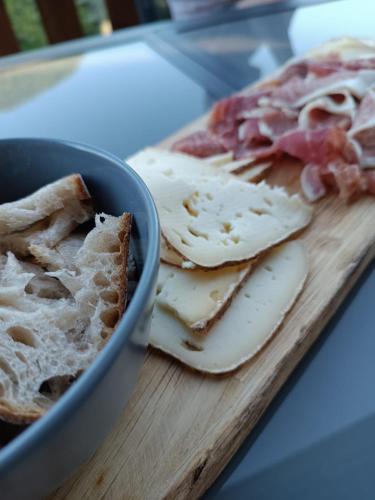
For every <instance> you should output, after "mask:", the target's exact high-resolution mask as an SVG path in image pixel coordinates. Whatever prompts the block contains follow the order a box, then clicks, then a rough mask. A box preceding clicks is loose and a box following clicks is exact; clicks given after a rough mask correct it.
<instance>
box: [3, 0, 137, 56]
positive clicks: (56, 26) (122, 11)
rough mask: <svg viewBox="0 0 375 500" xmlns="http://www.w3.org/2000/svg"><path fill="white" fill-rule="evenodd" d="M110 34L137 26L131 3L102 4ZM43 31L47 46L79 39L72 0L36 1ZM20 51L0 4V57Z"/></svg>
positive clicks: (117, 0)
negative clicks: (120, 29)
mask: <svg viewBox="0 0 375 500" xmlns="http://www.w3.org/2000/svg"><path fill="white" fill-rule="evenodd" d="M105 3H106V6H107V11H108V16H109V18H110V20H111V23H112V27H113V29H114V30H116V29H119V28H127V27H129V26H134V25H136V24H138V23H139V16H138V11H137V7H136V5H135V2H134V1H133V0H105ZM36 5H37V8H38V9H39V12H40V16H41V19H42V23H43V26H44V30H45V32H46V35H47V38H48V41H49V42H50V43H58V42H64V41H66V40H73V39H75V38H81V37H82V36H83V31H82V27H81V24H80V21H79V17H78V13H77V9H76V6H75V2H74V0H58V1H56V0H36ZM19 50H20V46H19V43H18V41H17V38H16V36H15V33H14V30H13V27H12V23H11V20H10V19H9V16H8V13H7V11H6V9H5V5H4V1H3V0H0V56H2V55H7V54H12V53H14V52H18V51H19Z"/></svg>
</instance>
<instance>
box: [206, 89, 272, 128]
mask: <svg viewBox="0 0 375 500" xmlns="http://www.w3.org/2000/svg"><path fill="white" fill-rule="evenodd" d="M270 94H271V89H269V88H262V89H255V90H253V91H252V92H250V93H249V94H247V95H234V96H231V97H227V98H226V99H222V100H221V101H218V102H217V103H216V104H215V105H214V107H213V108H212V111H211V115H210V119H209V122H208V129H209V130H210V131H211V132H213V133H215V134H220V135H225V134H226V133H227V132H228V131H230V130H231V129H232V128H233V126H234V125H235V124H236V123H237V122H238V121H241V120H243V119H245V118H246V113H248V112H249V111H252V110H253V109H256V108H257V107H258V102H259V99H261V98H262V97H266V96H269V95H270Z"/></svg>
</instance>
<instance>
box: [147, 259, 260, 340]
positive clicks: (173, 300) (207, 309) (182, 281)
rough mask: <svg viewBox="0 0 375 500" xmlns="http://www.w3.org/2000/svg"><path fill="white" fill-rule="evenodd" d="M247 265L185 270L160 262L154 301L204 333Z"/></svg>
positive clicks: (245, 273)
mask: <svg viewBox="0 0 375 500" xmlns="http://www.w3.org/2000/svg"><path fill="white" fill-rule="evenodd" d="M251 268H252V264H251V263H250V264H241V265H239V266H231V267H229V268H222V269H219V270H214V271H201V270H196V271H187V270H183V269H178V268H176V267H173V266H170V265H166V264H161V265H160V269H159V276H158V285H157V297H156V302H157V304H158V305H159V306H160V307H162V308H164V309H166V310H169V311H172V312H173V314H175V315H176V316H177V317H178V318H179V319H180V320H181V321H182V322H183V323H184V324H185V325H186V326H188V327H189V328H191V329H192V330H194V331H196V332H197V333H206V332H207V330H208V329H209V328H210V327H211V326H212V324H213V323H215V321H216V320H217V319H219V318H220V317H221V316H222V314H223V312H224V311H225V310H226V309H227V307H228V306H229V305H230V303H231V300H232V298H233V296H234V295H235V294H236V292H237V291H238V289H239V288H240V287H241V285H242V283H243V282H244V280H245V279H246V278H247V276H248V275H249V273H250V271H251Z"/></svg>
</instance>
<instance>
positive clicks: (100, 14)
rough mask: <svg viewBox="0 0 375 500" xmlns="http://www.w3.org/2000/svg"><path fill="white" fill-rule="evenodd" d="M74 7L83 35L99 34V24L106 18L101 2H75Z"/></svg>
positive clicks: (92, 0) (102, 2)
mask: <svg viewBox="0 0 375 500" xmlns="http://www.w3.org/2000/svg"><path fill="white" fill-rule="evenodd" d="M76 7H77V11H78V16H79V19H80V22H81V26H82V29H83V32H84V34H85V35H97V34H99V33H100V23H101V21H103V20H104V19H106V18H107V11H106V8H105V5H104V1H103V0H76Z"/></svg>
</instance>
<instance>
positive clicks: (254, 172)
mask: <svg viewBox="0 0 375 500" xmlns="http://www.w3.org/2000/svg"><path fill="white" fill-rule="evenodd" d="M271 167H272V162H270V161H268V162H264V163H259V164H258V165H254V166H253V167H251V168H248V169H246V170H243V171H241V172H238V173H236V177H237V178H238V179H241V180H242V181H245V182H258V181H260V180H261V179H262V178H263V177H264V176H265V174H266V172H268V170H269V169H270V168H271Z"/></svg>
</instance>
